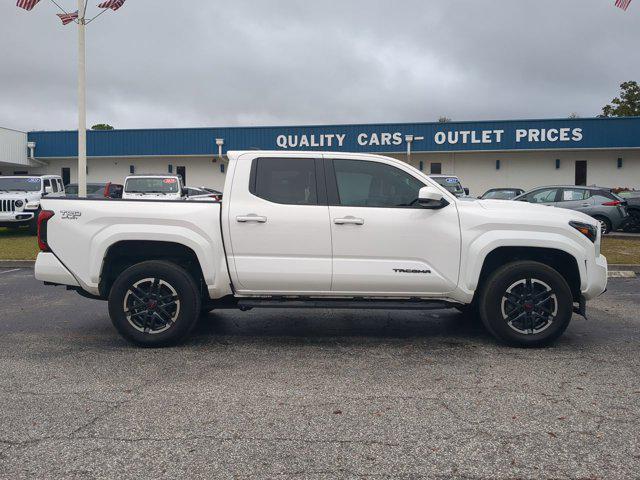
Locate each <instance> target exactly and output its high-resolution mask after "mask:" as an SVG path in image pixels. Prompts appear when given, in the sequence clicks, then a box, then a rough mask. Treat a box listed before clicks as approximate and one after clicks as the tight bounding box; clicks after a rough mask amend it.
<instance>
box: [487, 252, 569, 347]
mask: <svg viewBox="0 0 640 480" xmlns="http://www.w3.org/2000/svg"><path fill="white" fill-rule="evenodd" d="M479 308H480V317H481V318H482V322H483V323H484V325H485V327H486V328H487V330H488V331H489V332H490V333H491V334H493V335H494V336H495V337H496V338H497V339H498V340H500V341H502V342H504V343H506V344H509V345H513V346H520V347H539V346H544V345H548V344H550V343H552V342H553V341H554V340H556V339H557V338H558V337H559V336H560V335H562V333H563V332H564V331H565V330H566V329H567V327H568V326H569V322H570V321H571V316H572V314H573V296H572V294H571V289H570V288H569V285H568V284H567V282H566V280H565V279H564V277H562V275H560V274H559V273H558V272H557V271H556V270H554V269H553V268H551V267H549V266H547V265H545V264H543V263H539V262H532V261H517V262H512V263H509V264H507V265H504V266H503V267H500V268H499V269H497V270H496V271H494V272H493V273H492V274H491V275H490V276H489V278H487V281H486V282H485V284H484V286H483V288H482V291H481V294H480V301H479Z"/></svg>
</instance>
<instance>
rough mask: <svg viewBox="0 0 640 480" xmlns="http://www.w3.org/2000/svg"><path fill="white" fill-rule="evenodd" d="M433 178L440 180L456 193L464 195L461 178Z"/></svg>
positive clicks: (444, 185)
mask: <svg viewBox="0 0 640 480" xmlns="http://www.w3.org/2000/svg"><path fill="white" fill-rule="evenodd" d="M432 179H433V180H435V181H436V182H438V183H439V184H440V185H442V186H443V187H444V188H446V189H447V190H449V191H450V192H451V193H453V194H454V195H464V188H462V184H460V180H458V179H457V178H456V177H432Z"/></svg>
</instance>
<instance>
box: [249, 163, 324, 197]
mask: <svg viewBox="0 0 640 480" xmlns="http://www.w3.org/2000/svg"><path fill="white" fill-rule="evenodd" d="M252 167H253V168H252V175H251V181H250V186H249V191H250V192H251V193H253V194H254V195H256V196H257V197H260V198H263V199H265V200H268V201H270V202H274V203H283V204H287V205H317V204H318V187H317V184H316V166H315V160H314V159H313V158H257V159H255V160H254V165H253V166H252Z"/></svg>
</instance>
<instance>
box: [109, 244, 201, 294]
mask: <svg viewBox="0 0 640 480" xmlns="http://www.w3.org/2000/svg"><path fill="white" fill-rule="evenodd" d="M148 260H166V261H170V262H173V263H175V264H177V265H180V266H181V267H182V268H184V269H185V270H187V271H188V272H189V273H190V274H191V275H192V276H193V278H194V280H195V282H196V284H197V285H198V286H199V289H200V292H201V294H202V295H205V294H206V291H207V282H206V281H205V276H204V273H203V269H202V265H201V263H200V260H199V258H198V255H197V254H196V252H195V251H194V250H193V249H192V248H190V247H188V246H186V245H184V244H182V243H178V242H170V241H162V240H121V241H118V242H116V243H114V244H112V245H110V246H109V247H108V248H107V250H106V252H105V255H104V258H103V261H102V268H101V271H100V281H99V284H98V289H99V292H100V295H101V296H102V297H105V298H106V297H107V296H108V295H109V291H110V290H111V286H112V285H113V282H114V281H115V279H116V278H117V277H118V275H120V274H121V273H122V272H123V271H124V270H126V269H127V268H129V267H131V266H132V265H135V264H138V263H141V262H144V261H148Z"/></svg>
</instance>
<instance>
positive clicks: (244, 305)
mask: <svg viewBox="0 0 640 480" xmlns="http://www.w3.org/2000/svg"><path fill="white" fill-rule="evenodd" d="M453 305H454V304H453V303H450V302H446V301H442V300H369V299H326V300H325V299H321V298H308V299H301V298H295V299H290V300H289V299H283V298H277V299H276V298H242V299H239V300H238V308H239V309H240V310H249V309H252V308H345V309H363V310H371V309H379V310H442V309H445V308H451V307H453Z"/></svg>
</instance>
